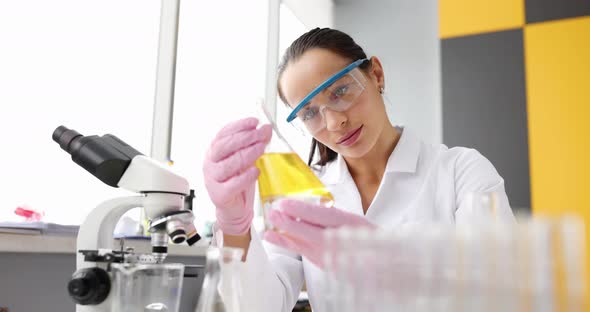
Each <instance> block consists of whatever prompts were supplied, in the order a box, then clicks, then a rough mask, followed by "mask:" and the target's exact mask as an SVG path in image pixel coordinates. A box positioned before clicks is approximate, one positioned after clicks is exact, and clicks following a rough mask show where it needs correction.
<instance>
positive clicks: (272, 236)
mask: <svg viewBox="0 0 590 312" xmlns="http://www.w3.org/2000/svg"><path fill="white" fill-rule="evenodd" d="M278 206H279V209H274V210H272V211H270V213H269V216H268V217H269V219H270V222H271V223H272V224H273V225H274V226H275V227H276V228H278V229H279V230H277V231H275V230H273V231H267V232H266V233H265V234H264V239H265V240H266V241H268V242H270V243H272V244H275V245H278V246H281V247H284V248H287V249H289V250H291V251H293V252H296V253H299V254H301V255H302V256H305V257H306V258H307V259H309V260H310V261H311V262H313V263H314V264H315V265H317V266H318V267H320V268H323V267H324V264H323V252H324V250H325V249H326V246H325V242H324V230H326V229H330V228H338V227H341V226H350V227H366V228H371V229H375V228H376V226H375V225H373V224H372V223H370V222H369V221H367V220H366V219H365V218H364V217H361V216H359V215H355V214H352V213H349V212H345V211H342V210H340V209H337V208H326V207H324V206H318V205H314V204H309V203H306V202H302V201H298V200H291V199H285V200H282V201H281V202H279V203H278Z"/></svg>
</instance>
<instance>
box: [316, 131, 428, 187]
mask: <svg viewBox="0 0 590 312" xmlns="http://www.w3.org/2000/svg"><path fill="white" fill-rule="evenodd" d="M396 129H397V130H398V131H400V132H401V137H400V139H399V141H398V142H397V145H396V146H395V149H394V150H393V152H392V153H391V155H390V156H389V159H388V160H387V165H386V167H385V172H387V173H389V172H407V173H414V172H416V167H417V165H418V158H419V156H420V141H419V140H418V138H417V137H416V136H414V134H413V133H412V132H411V131H410V130H409V129H408V128H407V127H396ZM324 170H325V171H324V174H323V175H322V181H323V182H324V183H326V184H338V183H341V182H343V181H344V180H346V179H347V178H350V173H349V171H348V167H347V166H346V161H345V160H344V158H343V157H342V156H341V155H340V154H338V157H337V158H336V160H334V161H332V162H331V163H328V164H327V165H326V166H325V168H324Z"/></svg>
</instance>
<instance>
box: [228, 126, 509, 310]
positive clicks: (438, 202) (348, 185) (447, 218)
mask: <svg viewBox="0 0 590 312" xmlns="http://www.w3.org/2000/svg"><path fill="white" fill-rule="evenodd" d="M399 130H401V131H402V135H401V138H400V140H399V142H398V144H397V146H396V147H395V149H394V151H393V153H392V154H391V156H390V157H389V160H388V162H387V166H386V168H385V174H384V175H383V179H382V181H381V185H380V186H379V189H378V190H377V193H376V194H375V197H374V198H373V202H372V203H371V205H370V207H369V209H368V211H367V214H366V216H365V217H366V218H367V219H368V220H369V221H371V222H372V223H374V224H376V225H378V226H379V227H381V228H385V229H390V228H395V227H396V226H398V225H400V224H404V223H421V222H424V223H428V222H443V223H449V224H453V223H462V222H463V223H465V222H467V223H468V222H470V220H472V217H473V216H474V212H472V211H469V208H468V207H471V205H467V203H466V194H468V193H470V192H474V191H484V192H491V191H493V192H496V193H497V194H498V195H499V198H498V203H497V207H496V209H497V210H496V214H497V217H499V218H500V219H504V220H509V221H510V222H513V220H514V216H513V214H512V211H511V209H510V205H509V203H508V198H507V196H506V192H505V190H504V180H503V179H502V177H500V175H499V174H498V173H497V171H496V169H495V168H494V166H493V165H492V164H491V163H490V162H489V161H488V160H487V159H486V158H485V157H484V156H482V155H481V154H480V153H478V152H477V151H476V150H474V149H468V148H462V147H456V148H450V149H449V148H447V147H446V146H444V145H442V144H440V145H433V144H427V143H424V142H423V141H421V140H420V139H419V138H417V137H416V136H415V135H414V134H413V133H412V132H411V129H408V128H407V127H406V128H403V129H402V128H399ZM318 176H319V178H320V180H321V181H322V182H323V183H324V184H325V185H326V186H327V188H328V189H329V190H330V192H332V194H333V195H334V198H335V200H336V202H335V207H337V208H339V209H342V210H345V211H348V212H351V213H354V214H357V215H360V216H362V215H363V209H362V205H361V197H360V194H359V192H358V189H357V187H356V185H355V183H354V181H353V179H352V177H351V176H350V173H349V172H348V169H347V166H346V162H345V161H344V159H342V157H340V156H339V157H338V159H337V160H335V161H333V162H331V163H329V164H328V165H326V166H325V167H324V169H323V170H322V171H321V172H319V173H318ZM251 235H252V241H251V243H250V247H249V251H248V257H247V259H246V261H245V262H244V263H241V264H240V267H239V275H240V280H241V285H242V287H241V292H242V296H243V297H242V300H243V303H244V305H245V307H246V311H259V312H262V311H269V312H277V311H291V310H292V308H293V306H294V305H295V303H296V301H297V298H298V295H299V292H300V290H301V288H302V285H303V282H304V280H305V282H306V285H307V291H308V295H309V300H310V303H311V305H312V308H314V312H327V311H319V310H318V309H319V308H320V307H324V306H325V304H324V302H322V300H324V298H323V289H324V287H325V282H326V276H325V274H324V273H323V271H322V270H320V269H319V268H318V267H316V266H315V265H313V264H312V263H311V262H309V261H308V260H307V259H305V257H303V259H302V257H301V256H300V255H297V254H295V253H293V252H290V251H288V250H285V249H283V248H280V247H278V246H275V245H272V244H270V243H268V242H265V241H262V240H261V239H260V236H259V234H258V233H256V232H255V231H254V230H251ZM216 236H217V237H218V238H219V237H220V235H219V234H217V235H216Z"/></svg>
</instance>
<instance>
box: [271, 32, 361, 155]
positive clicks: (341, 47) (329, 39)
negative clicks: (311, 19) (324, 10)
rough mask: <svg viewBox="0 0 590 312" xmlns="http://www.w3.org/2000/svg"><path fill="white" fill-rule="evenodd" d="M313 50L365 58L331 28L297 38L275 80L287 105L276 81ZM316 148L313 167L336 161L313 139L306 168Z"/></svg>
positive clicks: (352, 60) (285, 101) (353, 57)
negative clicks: (308, 51)
mask: <svg viewBox="0 0 590 312" xmlns="http://www.w3.org/2000/svg"><path fill="white" fill-rule="evenodd" d="M313 48H321V49H326V50H330V51H332V52H334V53H336V54H338V55H340V56H342V57H345V58H348V59H350V60H351V62H354V61H356V60H358V59H364V58H366V57H367V55H366V54H365V52H364V51H363V49H362V48H361V47H360V46H359V45H358V44H357V43H356V42H354V40H353V39H352V38H351V37H350V36H349V35H347V34H345V33H343V32H341V31H339V30H336V29H331V28H315V29H312V30H310V31H308V32H306V33H305V34H303V35H301V36H300V37H299V38H297V40H295V41H293V43H291V46H289V48H287V50H286V51H285V54H284V55H283V58H282V60H281V63H280V64H279V72H278V79H277V85H278V86H277V87H278V93H279V97H280V98H281V100H282V101H283V102H284V103H285V104H287V105H288V103H287V100H286V99H285V96H284V94H283V92H282V90H281V86H280V84H279V83H278V81H280V80H281V76H282V75H283V72H284V71H285V68H286V67H287V65H288V64H289V63H290V62H292V61H296V60H297V59H299V58H300V57H301V55H303V53H305V52H306V51H307V50H309V49H313ZM370 66H371V62H364V63H363V64H362V65H361V66H359V67H360V68H361V69H364V70H366V69H367V68H369V67H370ZM316 148H317V150H318V151H319V153H320V160H318V161H317V162H316V163H315V165H318V166H324V165H326V164H327V163H329V162H331V161H333V160H334V159H336V156H337V155H338V153H336V152H335V151H333V150H332V149H330V148H329V147H327V146H326V145H324V144H322V143H320V142H318V141H317V140H316V139H315V138H313V139H312V140H311V149H310V151H309V160H308V161H307V165H308V166H311V162H312V161H313V157H314V155H315V150H316Z"/></svg>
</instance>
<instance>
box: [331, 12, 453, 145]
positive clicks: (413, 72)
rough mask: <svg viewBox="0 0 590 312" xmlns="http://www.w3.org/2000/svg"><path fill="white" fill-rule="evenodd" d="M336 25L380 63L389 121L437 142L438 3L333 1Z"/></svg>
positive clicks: (440, 128)
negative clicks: (389, 105)
mask: <svg viewBox="0 0 590 312" xmlns="http://www.w3.org/2000/svg"><path fill="white" fill-rule="evenodd" d="M334 28H336V29H339V30H342V31H344V32H346V33H348V34H349V35H351V36H352V37H353V38H354V39H355V40H356V41H357V43H359V44H360V45H361V47H363V48H364V49H365V52H366V53H367V54H368V55H369V56H377V57H379V59H380V60H381V62H382V63H383V66H384V68H385V90H386V93H387V96H388V98H389V99H390V100H391V102H392V103H391V104H392V105H391V107H390V108H388V113H389V117H390V119H391V121H392V122H393V123H394V124H398V125H399V124H401V125H407V126H409V127H411V128H412V129H414V131H416V133H418V135H419V136H420V137H421V138H423V139H424V140H425V141H427V142H431V143H441V142H442V134H441V130H442V126H441V123H442V118H441V96H440V88H441V86H440V40H439V37H438V1H436V0H421V1H414V0H395V1H391V0H366V1H350V0H345V1H337V2H335V4H334Z"/></svg>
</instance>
